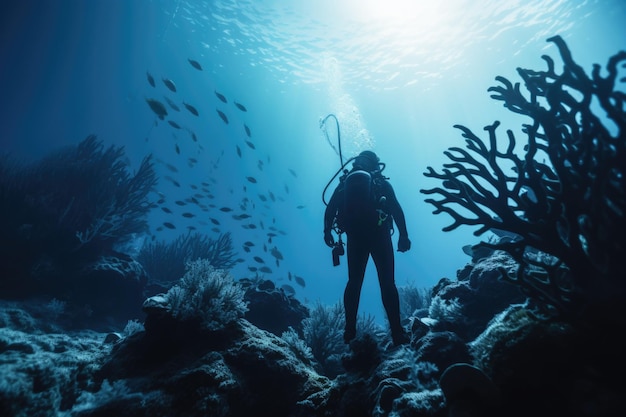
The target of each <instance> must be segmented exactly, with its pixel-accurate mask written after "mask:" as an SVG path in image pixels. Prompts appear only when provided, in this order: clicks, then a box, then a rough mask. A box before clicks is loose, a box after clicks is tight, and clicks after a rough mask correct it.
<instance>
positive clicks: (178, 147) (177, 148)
mask: <svg viewBox="0 0 626 417" xmlns="http://www.w3.org/2000/svg"><path fill="white" fill-rule="evenodd" d="M174 146H176V148H175V149H176V153H177V154H179V155H180V146H178V143H177V144H176V145H174Z"/></svg>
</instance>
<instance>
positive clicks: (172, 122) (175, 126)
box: [167, 120, 180, 129]
mask: <svg viewBox="0 0 626 417" xmlns="http://www.w3.org/2000/svg"><path fill="white" fill-rule="evenodd" d="M167 123H169V124H170V126H172V127H173V128H175V129H180V125H179V124H178V123H176V122H175V121H173V120H168V121H167Z"/></svg>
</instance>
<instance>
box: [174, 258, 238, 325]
mask: <svg viewBox="0 0 626 417" xmlns="http://www.w3.org/2000/svg"><path fill="white" fill-rule="evenodd" d="M244 294H245V291H244V290H243V288H242V287H241V286H240V285H239V284H237V283H236V282H234V280H233V278H232V276H231V275H230V274H228V273H227V272H225V271H223V270H221V269H215V268H214V267H213V266H212V265H211V264H210V262H209V261H208V260H206V259H198V260H196V261H193V262H189V263H188V264H187V272H186V273H185V276H183V277H182V279H181V280H180V282H179V283H178V284H177V285H175V286H173V287H172V288H170V290H169V291H168V292H167V294H166V298H167V301H168V303H169V305H170V308H171V313H172V315H173V316H174V317H176V318H177V319H180V320H183V321H185V320H199V321H200V323H201V325H202V327H203V328H205V329H207V330H219V329H221V328H223V327H225V326H227V325H228V324H230V323H232V322H234V321H236V320H238V319H240V318H242V317H243V316H244V314H245V313H246V311H247V310H248V307H247V306H246V302H245V301H244Z"/></svg>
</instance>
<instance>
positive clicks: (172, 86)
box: [161, 78, 176, 93]
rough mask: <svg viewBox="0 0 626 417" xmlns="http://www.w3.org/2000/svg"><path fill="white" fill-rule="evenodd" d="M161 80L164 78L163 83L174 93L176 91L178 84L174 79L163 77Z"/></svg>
mask: <svg viewBox="0 0 626 417" xmlns="http://www.w3.org/2000/svg"><path fill="white" fill-rule="evenodd" d="M161 80H163V84H165V86H166V87H167V88H169V89H170V90H171V91H172V92H174V93H175V92H176V84H174V81H172V80H170V79H169V78H161Z"/></svg>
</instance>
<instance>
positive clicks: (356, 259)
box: [343, 235, 369, 343]
mask: <svg viewBox="0 0 626 417" xmlns="http://www.w3.org/2000/svg"><path fill="white" fill-rule="evenodd" d="M347 246H348V247H347V256H348V283H347V284H346V290H345V291H344V293H343V305H344V309H345V313H346V330H345V333H344V341H345V342H346V343H348V342H350V340H352V339H354V337H355V336H356V319H357V313H358V310H359V299H360V297H361V288H362V286H363V278H364V277H365V267H366V266H367V259H368V257H369V249H368V243H367V241H366V239H365V238H364V237H363V236H359V235H351V236H348V243H347Z"/></svg>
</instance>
